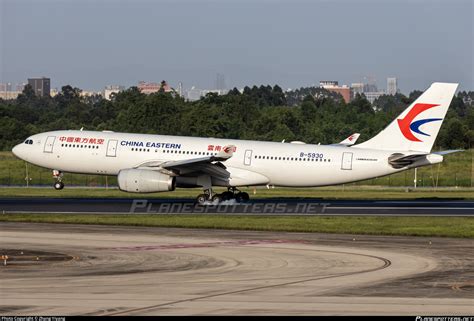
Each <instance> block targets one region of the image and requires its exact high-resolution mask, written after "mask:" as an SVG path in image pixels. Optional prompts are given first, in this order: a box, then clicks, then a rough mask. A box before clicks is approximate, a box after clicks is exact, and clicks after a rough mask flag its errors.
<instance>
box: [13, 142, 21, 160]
mask: <svg viewBox="0 0 474 321" xmlns="http://www.w3.org/2000/svg"><path fill="white" fill-rule="evenodd" d="M20 145H21V144H18V145H16V146H15V147H13V149H12V153H13V155H15V156H16V157H18V158H21V155H20V154H21V152H20V150H21V146H20Z"/></svg>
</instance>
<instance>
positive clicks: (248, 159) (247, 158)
mask: <svg viewBox="0 0 474 321" xmlns="http://www.w3.org/2000/svg"><path fill="white" fill-rule="evenodd" d="M251 164H252V150H251V149H247V150H246V151H245V155H244V165H247V166H250V165H251Z"/></svg>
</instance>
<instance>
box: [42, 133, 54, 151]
mask: <svg viewBox="0 0 474 321" xmlns="http://www.w3.org/2000/svg"><path fill="white" fill-rule="evenodd" d="M55 140H56V136H48V138H46V142H45V143H44V149H43V152H45V153H52V152H53V146H54V141H55Z"/></svg>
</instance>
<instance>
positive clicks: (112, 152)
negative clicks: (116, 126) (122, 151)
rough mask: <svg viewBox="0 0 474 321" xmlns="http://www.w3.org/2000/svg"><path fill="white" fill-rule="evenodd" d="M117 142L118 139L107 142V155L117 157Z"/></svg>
mask: <svg viewBox="0 0 474 321" xmlns="http://www.w3.org/2000/svg"><path fill="white" fill-rule="evenodd" d="M117 143H118V141H117V140H116V139H110V140H109V142H108V143H107V154H106V156H107V157H115V156H117Z"/></svg>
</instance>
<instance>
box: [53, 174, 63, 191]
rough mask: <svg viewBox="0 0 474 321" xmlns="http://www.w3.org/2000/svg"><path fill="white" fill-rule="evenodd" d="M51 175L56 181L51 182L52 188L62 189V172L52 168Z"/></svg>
mask: <svg viewBox="0 0 474 321" xmlns="http://www.w3.org/2000/svg"><path fill="white" fill-rule="evenodd" d="M53 177H54V179H55V180H56V182H54V184H53V187H54V189H55V190H61V189H63V188H64V183H63V182H62V179H63V173H62V172H61V171H58V170H56V169H55V170H53Z"/></svg>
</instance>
